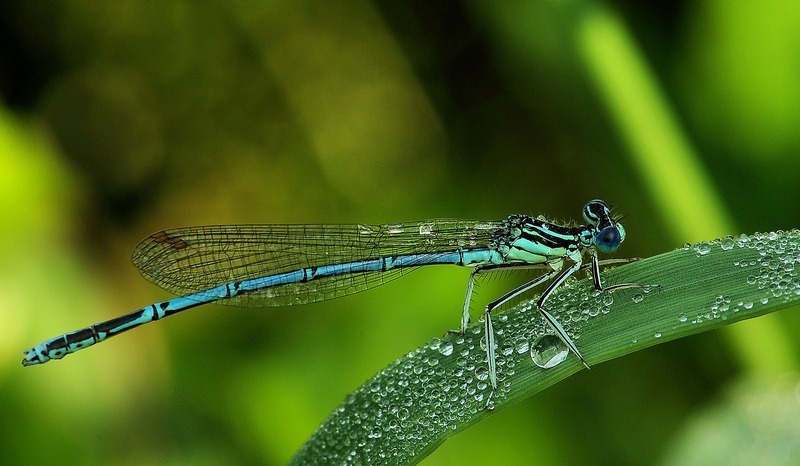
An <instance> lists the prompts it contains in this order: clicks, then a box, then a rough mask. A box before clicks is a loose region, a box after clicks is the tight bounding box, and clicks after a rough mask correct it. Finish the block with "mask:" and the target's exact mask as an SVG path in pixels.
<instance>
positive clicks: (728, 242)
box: [719, 236, 736, 251]
mask: <svg viewBox="0 0 800 466" xmlns="http://www.w3.org/2000/svg"><path fill="white" fill-rule="evenodd" d="M719 246H720V247H721V248H722V249H723V250H724V251H730V250H731V249H733V247H734V246H736V242H735V241H733V238H731V237H730V236H728V237H727V238H725V239H723V240H722V241H721V242H720V243H719Z"/></svg>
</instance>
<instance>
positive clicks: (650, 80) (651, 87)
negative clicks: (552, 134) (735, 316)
mask: <svg viewBox="0 0 800 466" xmlns="http://www.w3.org/2000/svg"><path fill="white" fill-rule="evenodd" d="M577 28H578V32H577V34H578V42H579V44H580V45H581V47H582V52H583V56H584V59H585V61H586V64H587V67H588V70H589V73H590V75H591V77H592V79H593V80H594V82H595V85H596V86H597V87H598V92H599V94H600V96H601V97H602V98H603V99H604V100H605V101H606V105H607V106H608V109H609V113H610V116H611V117H612V118H613V119H614V120H615V122H616V124H617V127H618V128H619V130H620V132H621V133H622V137H623V138H624V139H625V140H626V141H627V143H628V145H629V146H630V149H631V150H630V158H631V161H632V162H633V163H634V165H635V166H636V167H637V168H638V170H639V174H640V176H641V178H642V179H643V180H644V182H643V183H642V184H643V186H645V187H646V188H648V189H649V190H650V193H651V196H652V198H653V200H654V201H655V202H656V204H657V205H658V211H659V212H660V213H661V215H662V216H663V217H664V220H665V221H664V223H665V224H666V225H670V226H671V227H672V234H673V237H675V238H683V239H684V240H687V239H688V240H694V239H698V238H703V237H709V236H714V235H721V234H726V233H731V232H733V231H735V230H736V229H735V227H734V226H733V222H732V221H731V220H730V218H729V216H728V215H727V214H726V212H727V210H726V209H725V206H724V204H723V202H722V201H721V199H720V197H719V195H718V193H717V190H716V189H715V188H714V184H713V183H712V181H711V179H710V177H709V176H708V174H707V173H706V171H705V168H704V167H703V165H702V163H701V161H700V158H699V157H698V155H697V153H696V151H695V149H694V148H693V146H692V143H691V142H690V141H689V139H688V137H687V136H686V134H685V133H684V132H683V129H682V128H681V125H680V123H679V122H678V118H677V117H676V116H675V113H674V112H673V110H672V108H671V105H670V104H669V102H668V99H667V98H666V96H665V95H664V93H663V90H662V89H661V86H660V85H659V83H658V80H657V78H656V77H655V75H654V73H653V72H652V71H651V70H650V68H649V66H648V64H647V61H646V59H645V58H644V54H643V53H642V52H641V51H640V50H639V48H638V47H637V45H636V41H635V40H634V39H633V38H632V37H631V35H630V33H629V32H628V30H627V29H626V27H625V25H624V24H623V23H622V21H621V20H620V19H619V18H618V17H617V16H616V15H614V14H613V13H612V12H610V11H608V10H606V9H603V8H602V7H590V8H586V10H585V12H584V15H583V20H582V21H581V22H579V23H578V25H577ZM745 328H746V331H739V330H733V331H732V332H729V333H728V335H729V336H730V338H731V339H732V342H733V345H732V346H733V348H734V349H735V350H736V352H737V354H738V356H739V359H740V360H741V362H742V364H743V365H744V366H745V367H747V368H748V369H749V370H750V371H751V372H757V373H763V374H780V373H782V372H783V371H785V370H787V369H791V368H798V367H800V362H798V361H797V359H796V358H795V357H794V353H793V351H792V346H791V343H790V342H789V338H788V336H787V335H785V333H784V332H783V331H782V330H781V328H780V327H779V324H778V323H777V322H774V321H772V320H770V319H762V320H760V321H758V323H755V324H750V325H748V326H742V327H741V329H745ZM754 334H758V336H759V337H758V338H753V335H754ZM764 345H768V346H769V348H770V352H771V353H772V354H773V355H774V358H773V359H771V360H770V361H769V362H768V363H766V364H765V363H764V361H762V360H760V359H758V358H756V359H753V357H752V356H753V355H754V354H756V353H757V352H758V351H759V350H763V349H764Z"/></svg>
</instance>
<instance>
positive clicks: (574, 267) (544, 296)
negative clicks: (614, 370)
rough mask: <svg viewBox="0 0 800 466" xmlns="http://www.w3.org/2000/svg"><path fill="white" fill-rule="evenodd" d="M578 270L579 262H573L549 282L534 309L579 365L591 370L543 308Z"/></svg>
mask: <svg viewBox="0 0 800 466" xmlns="http://www.w3.org/2000/svg"><path fill="white" fill-rule="evenodd" d="M580 268H581V261H579V260H578V261H575V262H574V263H573V264H572V265H570V266H569V267H568V268H567V269H566V270H564V271H563V272H561V274H560V275H559V276H557V277H556V278H555V279H554V280H553V281H552V282H550V284H549V285H548V286H547V288H546V289H545V290H544V291H543V292H542V295H541V296H539V299H538V300H536V308H537V309H538V310H539V312H540V313H541V314H542V316H544V318H545V320H546V321H547V323H548V324H550V326H551V327H552V328H553V329H554V330H555V331H556V336H558V338H560V339H561V341H563V342H564V344H565V345H567V348H569V349H570V351H572V352H573V353H575V356H577V357H578V359H580V360H581V363H583V365H584V366H585V367H586V368H587V369H591V367H589V364H587V363H586V360H585V359H584V358H583V356H582V355H581V352H580V351H578V347H577V345H575V342H574V341H572V338H570V337H569V335H568V334H567V332H566V330H564V327H562V326H561V324H559V323H558V321H557V320H556V319H555V317H553V316H552V315H551V314H550V313H549V312H547V310H545V308H544V303H545V302H546V301H547V299H548V298H550V295H552V294H553V292H554V291H555V290H556V289H558V287H560V286H561V285H563V284H564V282H565V281H567V279H568V278H569V277H570V276H572V274H574V273H575V272H577V271H578V270H579V269H580Z"/></svg>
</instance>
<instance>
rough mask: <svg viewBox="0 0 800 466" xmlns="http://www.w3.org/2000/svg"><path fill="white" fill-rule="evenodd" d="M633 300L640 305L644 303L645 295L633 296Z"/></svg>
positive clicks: (637, 294)
mask: <svg viewBox="0 0 800 466" xmlns="http://www.w3.org/2000/svg"><path fill="white" fill-rule="evenodd" d="M631 299H632V300H633V302H634V303H636V304H639V303H641V302H642V301H644V295H643V294H641V293H636V294H635V295H633V297H632V298H631Z"/></svg>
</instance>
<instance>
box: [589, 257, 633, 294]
mask: <svg viewBox="0 0 800 466" xmlns="http://www.w3.org/2000/svg"><path fill="white" fill-rule="evenodd" d="M589 254H590V255H591V256H592V261H591V263H590V264H589V266H590V270H591V274H592V282H593V283H594V288H595V289H596V290H597V291H608V292H612V291H615V290H622V289H625V288H644V285H640V284H638V283H619V284H616V285H611V286H607V287H605V288H604V287H603V283H602V281H601V280H600V265H609V263H619V262H622V263H628V262H635V261H637V260H639V259H606V260H602V261H601V260H598V259H597V253H596V252H595V251H594V250H591V251H590V252H589Z"/></svg>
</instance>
